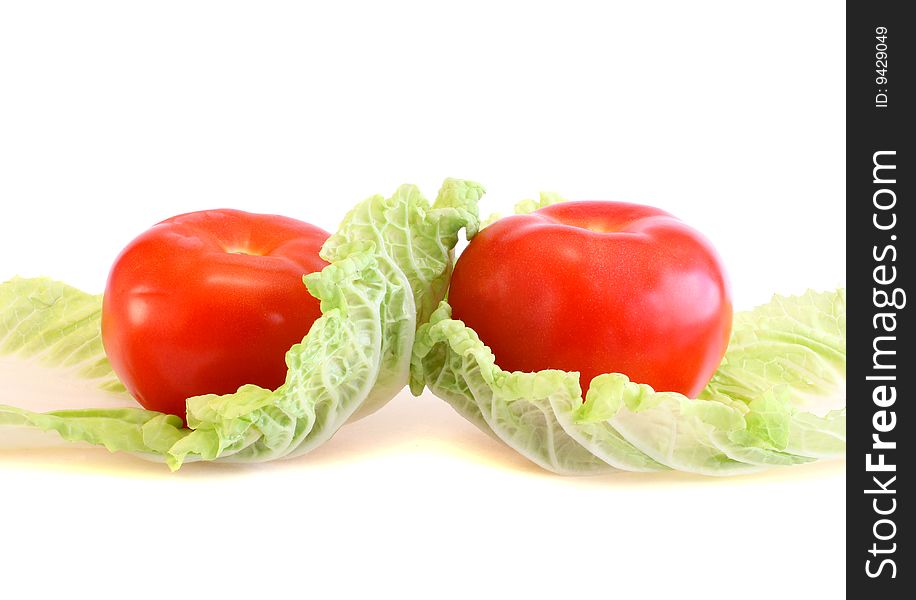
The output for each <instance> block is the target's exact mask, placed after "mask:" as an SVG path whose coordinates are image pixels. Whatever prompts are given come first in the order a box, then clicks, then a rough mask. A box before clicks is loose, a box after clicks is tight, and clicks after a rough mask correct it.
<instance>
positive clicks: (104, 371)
mask: <svg viewBox="0 0 916 600" xmlns="http://www.w3.org/2000/svg"><path fill="white" fill-rule="evenodd" d="M482 194H483V189H482V188H481V187H480V186H479V185H477V184H475V183H473V182H468V181H463V180H454V179H450V180H446V182H445V183H444V184H443V186H442V189H441V190H440V192H439V194H438V197H437V199H436V201H435V203H434V204H433V205H432V206H431V207H430V205H429V204H428V203H427V201H426V200H425V199H423V197H422V196H421V195H420V193H419V191H418V190H417V189H416V188H415V187H413V186H402V187H401V188H399V189H398V190H397V192H395V194H394V195H393V196H392V197H390V198H384V197H381V196H374V197H372V198H369V199H368V200H365V201H364V202H362V203H360V204H359V205H357V206H356V207H355V208H354V209H353V210H352V211H351V212H350V213H349V214H348V215H347V216H346V217H345V219H344V220H343V222H342V224H341V226H340V228H339V229H338V231H337V233H335V234H334V235H331V236H330V237H328V234H327V233H325V232H323V231H321V230H319V229H317V228H314V227H313V226H310V225H308V224H306V223H302V222H299V221H294V220H292V219H287V218H285V217H275V216H264V215H250V214H247V213H241V212H239V211H207V212H205V213H191V214H189V215H181V216H179V217H174V218H173V219H169V220H167V221H165V222H163V223H161V224H159V225H157V226H155V227H153V228H152V229H151V230H149V231H148V232H146V233H145V234H143V235H141V236H140V237H139V238H137V240H135V241H134V242H132V243H131V245H130V246H128V248H127V249H125V251H124V252H123V253H122V254H121V256H119V258H118V260H117V261H116V263H115V266H114V267H113V269H112V272H111V275H110V276H109V282H108V286H107V288H106V293H105V295H104V298H103V297H102V296H94V295H89V294H86V293H83V292H81V291H79V290H76V289H74V288H71V287H69V286H67V285H65V284H63V283H59V282H55V281H51V280H48V279H19V278H17V279H13V280H11V281H8V282H6V283H3V284H0V380H3V383H4V387H5V388H6V389H7V391H8V393H11V394H15V393H16V392H15V390H16V387H15V386H11V385H7V384H8V383H9V382H7V381H6V380H7V379H10V380H12V381H13V382H15V380H16V379H17V378H19V377H22V376H23V375H22V374H28V376H30V377H41V378H43V379H45V380H47V381H51V382H59V383H60V384H61V385H60V387H59V388H58V393H65V394H67V395H73V396H74V397H78V404H77V405H76V406H78V407H79V408H75V409H70V410H54V411H50V412H34V411H30V410H27V409H25V408H18V407H16V406H12V405H11V404H22V403H23V402H17V401H16V398H15V397H14V395H0V447H2V446H3V445H4V438H6V439H7V440H9V439H13V438H12V436H11V435H10V433H11V432H13V431H15V432H16V433H17V436H16V437H15V439H16V440H17V443H19V444H21V443H23V442H22V434H23V433H24V434H26V435H31V434H35V435H38V434H41V433H42V432H55V433H56V434H58V435H59V436H60V437H61V438H63V439H64V440H67V441H72V442H88V443H90V444H97V445H104V446H105V447H107V448H108V449H109V450H112V451H116V450H117V451H127V452H132V453H135V454H137V455H139V456H143V457H147V458H151V459H154V460H162V461H165V462H166V463H167V464H168V465H169V466H170V467H171V468H172V469H177V468H179V467H180V465H181V464H182V463H184V462H188V461H194V460H224V461H264V460H271V459H276V458H283V457H290V456H297V455H300V454H304V453H306V452H308V451H309V450H311V449H313V448H315V447H317V446H318V445H320V444H321V443H323V442H324V441H326V440H327V439H329V438H330V437H331V436H332V435H333V434H334V433H335V432H336V431H337V430H338V429H339V428H340V427H341V426H342V425H344V424H345V423H346V422H348V421H349V420H352V419H356V418H359V417H361V416H365V415H368V414H370V413H371V412H373V411H375V410H377V409H378V408H380V407H381V406H383V405H384V404H385V403H386V402H387V401H388V400H390V399H391V398H392V397H393V396H394V395H395V394H396V393H397V392H398V391H399V390H400V389H402V388H403V387H404V385H405V384H407V383H408V380H409V383H410V387H411V389H412V391H413V392H414V394H416V395H419V394H420V393H421V392H422V391H423V389H425V388H429V389H430V390H431V391H432V392H433V393H434V394H436V395H437V396H439V397H441V398H443V399H444V400H446V401H447V402H448V403H449V404H450V405H451V406H452V407H454V408H455V410H456V411H457V412H458V413H459V414H461V415H462V416H464V417H465V418H467V419H468V420H470V421H471V422H473V423H474V424H476V425H477V426H478V427H479V428H480V429H482V430H483V431H484V432H486V433H488V434H490V435H492V436H495V437H496V438H497V439H499V440H501V441H503V442H505V443H506V444H508V445H509V446H511V447H512V448H514V449H516V450H517V451H519V452H520V453H522V454H523V455H524V456H526V457H527V458H529V459H530V460H532V461H533V462H535V463H537V464H538V465H540V466H542V467H544V468H546V469H549V470H551V471H554V472H557V473H570V474H579V473H598V472H605V471H614V470H621V469H622V470H633V471H657V470H664V469H678V470H684V471H692V472H696V473H703V474H710V475H725V474H733V473H743V472H748V471H753V470H757V469H761V468H764V467H768V466H777V465H792V464H798V463H804V462H809V461H812V460H816V459H818V458H831V457H839V456H843V455H844V454H845V430H846V428H845V402H846V401H845V371H846V358H845V352H846V348H845V346H846V323H845V320H846V306H845V299H846V296H845V290H838V291H835V292H828V293H815V292H808V293H807V294H805V295H802V296H798V297H791V298H788V297H780V296H777V297H774V299H773V301H772V302H770V303H769V304H767V305H764V306H761V307H758V308H757V309H754V310H752V311H748V312H744V313H737V314H735V315H732V309H731V300H730V297H729V292H728V285H727V281H726V278H725V275H724V273H723V270H722V267H721V263H720V260H719V258H718V256H717V255H716V253H715V251H714V250H713V248H712V246H711V245H710V244H709V242H708V241H707V240H705V238H703V237H702V235H700V234H699V233H697V232H696V231H694V230H692V229H691V228H689V227H688V226H686V225H685V224H683V223H682V222H680V221H678V220H677V219H675V218H673V217H671V216H670V215H668V214H667V213H663V212H662V211H659V210H657V209H652V208H649V207H643V206H638V205H631V204H620V203H607V202H569V203H566V202H560V199H559V198H558V197H556V196H552V195H547V194H544V195H542V196H541V199H540V201H539V202H534V201H526V202H523V203H521V204H520V205H519V206H518V207H517V212H518V213H519V214H518V215H516V216H510V217H507V218H505V219H502V220H497V221H495V222H493V223H492V224H489V225H488V226H486V227H485V228H483V229H482V230H481V231H480V232H479V233H478V229H479V221H478V216H477V214H478V213H477V202H478V200H479V199H480V197H481V196H482ZM461 229H465V231H466V235H467V237H468V238H469V239H470V244H469V246H468V247H467V249H465V251H464V252H463V253H462V254H461V255H460V256H459V258H458V260H457V263H456V264H455V265H454V275H453V274H452V269H453V260H454V258H453V249H454V247H455V245H456V243H457V241H458V232H459V230H461ZM319 247H320V248H321V250H320V253H319V252H318V248H319ZM302 275H305V277H304V278H303V277H302ZM300 280H301V281H304V283H305V286H302V284H301V283H300ZM450 285H451V288H449V286H450ZM306 287H307V291H308V293H309V294H311V296H309V295H308V294H306V293H305V288H306ZM446 296H448V300H446V299H445V298H446ZM300 340H301V341H300ZM726 346H727V350H726ZM106 351H107V352H106ZM723 353H724V356H723ZM284 355H285V358H284ZM501 367H502V368H501ZM561 369H562V370H561ZM4 373H6V374H4ZM631 379H632V381H631ZM650 384H651V387H650ZM125 386H126V388H125ZM10 389H12V390H14V391H13V392H9V390H10ZM656 390H658V391H656ZM583 391H584V393H583ZM6 398H10V400H6ZM138 401H139V402H140V403H141V404H143V406H145V407H146V409H141V408H138V407H137V406H136V404H137V402H138ZM4 403H6V404H4ZM7 404H10V405H7ZM24 443H26V444H28V443H30V441H29V440H28V439H27V440H26V441H25V442H24Z"/></svg>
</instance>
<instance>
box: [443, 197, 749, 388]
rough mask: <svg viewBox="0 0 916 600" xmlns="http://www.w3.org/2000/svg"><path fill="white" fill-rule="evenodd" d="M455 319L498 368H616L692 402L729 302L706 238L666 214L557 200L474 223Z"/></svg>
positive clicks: (723, 341) (452, 299)
mask: <svg viewBox="0 0 916 600" xmlns="http://www.w3.org/2000/svg"><path fill="white" fill-rule="evenodd" d="M449 303H450V304H451V305H452V309H453V317H454V318H456V319H460V320H462V321H464V322H465V324H467V325H468V326H469V327H470V328H471V329H473V330H474V331H476V332H477V334H478V335H479V336H480V339H481V340H482V341H483V342H484V343H485V344H487V345H488V346H489V347H490V349H491V350H492V351H493V354H494V355H495V357H496V362H497V364H498V365H499V366H500V367H501V368H502V369H504V370H507V371H537V370H541V369H563V370H566V371H579V373H580V383H581V384H582V389H583V392H585V391H586V390H587V389H588V385H589V383H590V382H591V380H592V378H594V377H595V376H597V375H600V374H602V373H610V372H618V373H623V374H625V375H627V376H628V377H629V378H630V379H631V380H632V381H636V382H639V383H647V384H649V385H651V386H652V387H653V388H655V389H656V390H657V391H676V392H681V393H683V394H686V395H687V396H691V397H695V396H696V395H697V394H698V393H699V392H700V391H701V390H702V389H703V387H704V386H705V385H706V383H707V382H708V381H709V379H710V377H711V376H712V374H713V372H714V371H715V370H716V368H717V367H718V365H719V362H720V361H721V359H722V355H723V354H724V352H725V348H726V345H727V344H728V336H729V332H730V330H731V322H732V304H731V298H730V293H729V289H728V284H727V281H726V277H725V274H724V272H723V268H722V264H721V262H720V260H719V257H718V256H717V254H716V252H715V250H714V249H713V247H712V246H711V245H710V243H709V242H708V241H707V240H706V239H705V238H704V237H703V236H702V235H701V234H699V233H698V232H697V231H695V230H693V229H691V228H690V227H688V226H687V225H685V224H684V223H683V222H681V221H679V220H678V219H676V218H675V217H673V216H671V215H669V214H667V213H665V212H663V211H661V210H658V209H656V208H651V207H648V206H640V205H637V204H626V203H620V202H565V203H560V204H555V205H552V206H549V207H546V208H542V209H540V210H538V211H536V212H534V213H532V214H529V215H517V216H511V217H507V218H504V219H501V220H500V221H497V222H496V223H494V224H493V225H490V226H489V227H487V228H485V229H484V230H482V231H481V232H480V233H479V234H478V235H477V236H476V237H474V238H473V240H472V241H471V243H470V244H469V245H468V246H467V248H466V249H465V250H464V252H463V253H462V254H461V256H460V257H459V259H458V262H457V264H456V265H455V272H454V274H453V276H452V281H451V288H450V290H449Z"/></svg>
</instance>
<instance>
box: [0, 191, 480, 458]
mask: <svg viewBox="0 0 916 600" xmlns="http://www.w3.org/2000/svg"><path fill="white" fill-rule="evenodd" d="M482 193H483V190H482V188H481V187H480V186H479V185H477V184H475V183H472V182H467V181H460V180H447V181H446V182H445V183H444V185H443V186H442V189H441V190H440V191H439V195H438V197H437V199H436V201H435V203H434V204H433V206H432V207H430V206H429V204H428V203H427V201H426V200H425V199H424V198H423V197H422V195H421V194H420V192H419V190H417V188H415V187H414V186H402V187H401V188H399V189H398V190H397V191H396V192H395V194H394V195H393V196H392V197H390V198H384V197H382V196H374V197H372V198H369V199H368V200H365V201H364V202H362V203H360V204H359V205H357V206H356V207H355V208H354V209H353V210H352V211H350V213H349V214H348V215H347V216H346V217H345V218H344V220H343V222H342V223H341V225H340V228H339V229H338V231H337V233H336V234H335V235H333V236H331V237H330V238H329V239H328V240H327V242H325V244H324V246H323V247H322V249H321V257H322V258H323V259H324V260H325V261H327V262H328V263H330V264H329V265H328V266H327V267H325V268H324V269H322V270H321V271H320V272H316V273H312V274H310V275H307V276H306V277H305V278H304V282H305V285H306V286H307V287H308V291H309V292H310V293H311V294H312V295H313V296H314V297H315V298H317V299H318V300H319V301H320V303H321V316H320V317H319V318H318V319H316V320H315V321H314V324H312V326H311V328H310V329H309V330H308V333H307V335H305V337H304V338H303V339H302V341H301V342H300V343H298V344H295V345H293V346H292V347H291V348H290V349H289V351H288V352H287V353H286V365H287V371H286V378H285V381H283V383H282V385H280V386H279V387H277V388H276V389H275V390H271V389H267V388H263V387H260V386H257V385H254V384H251V383H248V384H246V385H243V386H241V387H239V388H238V390H237V391H236V392H234V393H231V394H224V395H216V394H206V395H200V396H193V397H191V398H188V400H187V415H186V422H187V427H184V426H183V425H184V423H183V422H182V419H181V417H179V416H176V415H173V414H166V413H162V412H157V411H152V410H144V409H140V408H134V407H132V405H133V406H136V403H135V402H134V401H133V400H132V398H131V397H130V395H129V394H127V393H126V391H125V389H124V387H123V386H122V384H121V383H120V382H119V380H118V379H117V377H116V376H115V374H114V372H113V371H112V370H111V366H110V364H109V361H108V358H107V357H106V355H105V352H104V349H103V345H102V340H101V336H100V329H101V324H100V318H101V315H102V297H100V296H93V295H89V294H85V293H83V292H80V291H79V290H76V289H73V288H71V287H69V286H67V285H65V284H62V283H58V282H54V281H50V280H47V279H37V280H36V279H14V280H12V281H9V282H7V283H4V284H2V285H0V360H2V361H5V362H6V363H7V364H9V365H12V366H10V367H9V368H8V369H5V370H6V371H8V372H9V373H10V374H11V375H10V377H11V378H15V377H16V373H22V372H30V373H38V374H39V376H41V377H44V378H52V379H53V378H57V379H63V380H64V381H66V383H67V387H68V388H73V389H78V390H81V392H82V395H81V397H82V399H83V401H84V402H86V408H85V409H78V410H60V411H51V412H46V413H37V412H33V411H29V410H26V409H23V408H17V407H15V406H7V405H0V444H2V442H3V437H4V436H7V437H9V433H8V432H7V433H4V431H3V430H4V429H5V428H17V429H20V428H24V429H26V430H30V431H32V432H36V433H37V432H40V431H55V432H57V433H58V434H59V435H60V437H62V438H63V439H65V440H68V441H82V442H89V443H91V444H99V445H104V446H105V447H106V448H108V449H109V450H112V451H115V450H120V451H127V452H133V453H136V454H138V455H140V456H143V457H147V458H152V459H154V460H164V461H165V462H166V463H168V465H169V466H170V467H171V468H172V469H177V468H178V467H180V465H181V464H182V463H184V462H188V461H192V460H227V461H265V460H271V459H276V458H283V457H290V456H297V455H301V454H304V453H306V452H308V451H309V450H311V449H313V448H315V447H317V446H318V445H320V444H322V443H323V442H325V441H326V440H328V439H329V438H330V437H331V436H332V435H333V434H334V433H335V432H336V431H337V430H338V429H339V428H340V427H341V426H342V425H343V424H344V423H345V422H347V421H348V420H350V419H355V418H358V417H361V416H364V415H367V414H370V413H371V412H373V411H375V410H377V409H378V408H380V407H381V406H383V405H384V404H385V403H386V402H388V400H390V399H391V398H392V397H394V395H395V394H396V393H397V392H398V391H399V390H401V389H402V388H403V387H404V385H405V384H406V382H407V377H408V369H409V364H410V356H411V349H412V347H413V341H414V335H415V332H416V328H417V325H418V324H419V323H422V322H424V321H426V320H427V319H428V317H429V315H430V313H431V312H432V311H433V309H434V308H435V307H436V304H437V303H438V302H439V300H441V299H442V297H443V296H444V294H445V290H446V288H447V286H448V278H449V275H450V273H451V260H450V255H449V254H450V251H451V249H452V248H453V247H454V246H455V244H456V242H457V240H458V231H459V230H460V229H461V228H465V227H469V228H471V229H472V230H473V228H474V227H475V226H476V217H475V214H476V203H477V200H478V199H479V198H480V196H481V195H482ZM246 273H247V272H246ZM115 277H116V279H117V277H118V276H117V274H115ZM306 301H308V299H306ZM159 316H160V317H161V316H162V315H159ZM169 317H170V318H171V316H170V315H169ZM119 351H120V348H119ZM240 351H241V352H246V351H247V350H246V349H245V348H242V349H240ZM122 358H124V357H122ZM150 389H153V388H150ZM19 433H22V432H19ZM16 439H17V443H19V444H21V443H23V442H22V436H21V435H17V436H16ZM25 443H28V441H26V442H25Z"/></svg>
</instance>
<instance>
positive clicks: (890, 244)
mask: <svg viewBox="0 0 916 600" xmlns="http://www.w3.org/2000/svg"><path fill="white" fill-rule="evenodd" d="M904 6H905V5H904V3H903V2H900V3H894V2H868V1H859V2H852V3H849V4H847V13H846V17H847V21H846V128H847V131H846V135H847V142H846V209H847V232H846V241H847V283H848V313H847V340H848V343H847V376H848V377H847V381H848V384H847V411H848V419H847V458H848V461H847V474H848V476H847V496H848V497H847V509H846V510H847V588H848V589H851V590H853V594H854V595H853V597H862V598H882V599H884V598H887V599H891V598H902V597H904V596H906V597H911V596H910V594H912V590H914V589H916V586H914V585H913V582H912V580H913V571H914V569H916V567H914V566H913V565H912V564H910V563H908V562H907V561H905V560H903V559H902V558H901V557H903V556H905V555H906V556H909V555H911V552H912V548H909V547H908V544H909V542H908V540H910V539H911V538H912V536H911V535H910V532H909V531H908V523H909V520H908V519H904V517H905V516H907V515H909V513H911V512H912V511H913V510H914V508H913V507H912V506H910V505H909V504H908V501H907V500H905V499H904V498H903V497H902V496H903V495H904V494H901V488H902V487H904V486H909V485H912V483H913V482H912V476H911V473H912V472H911V471H910V469H909V468H908V464H909V458H908V457H909V456H910V455H911V454H912V446H913V444H914V443H916V439H914V435H913V433H911V434H910V435H909V436H908V435H905V434H904V432H905V431H911V432H914V431H916V429H914V428H913V426H912V423H911V421H912V419H913V418H914V416H913V414H914V413H913V409H912V408H910V405H911V404H912V403H913V402H914V401H916V398H914V397H913V393H914V392H916V386H914V384H913V381H914V380H916V363H914V362H913V352H912V349H911V344H913V343H914V342H916V337H914V333H913V329H914V328H913V321H914V320H916V317H914V316H912V315H911V313H912V312H913V311H912V309H910V308H909V307H908V306H907V302H908V301H912V302H916V295H913V296H912V297H911V298H906V295H907V293H908V292H911V291H912V292H913V293H914V294H916V290H913V288H912V286H911V282H912V280H913V272H914V271H916V263H914V262H913V261H912V260H911V259H912V256H913V255H912V252H911V251H910V247H911V240H912V238H913V237H914V236H916V211H912V210H910V211H907V210H906V209H907V208H909V207H910V204H911V203H913V201H914V200H916V198H913V196H912V191H913V185H912V180H913V177H914V171H913V154H912V152H911V150H910V144H911V140H912V136H913V134H914V131H913V127H912V125H909V123H911V122H912V121H914V120H916V116H914V115H913V114H910V113H914V112H916V102H914V97H913V94H912V92H911V88H912V81H910V79H911V78H912V77H913V76H916V62H914V61H913V53H912V49H913V41H912V40H913V38H914V36H916V22H913V21H912V20H910V19H907V18H906V17H905V16H904V14H903V8H904ZM882 38H883V39H882ZM882 78H886V80H885V79H882ZM876 163H878V164H879V165H880V166H879V167H878V168H877V169H876V168H875V167H876ZM891 166H893V167H894V168H891ZM892 352H893V353H892ZM895 394H896V396H895ZM874 436H877V438H876V437H874ZM869 465H871V466H869ZM891 469H893V470H891ZM895 478H896V479H895ZM904 589H908V590H909V592H908V593H907V594H904V593H903V590H904Z"/></svg>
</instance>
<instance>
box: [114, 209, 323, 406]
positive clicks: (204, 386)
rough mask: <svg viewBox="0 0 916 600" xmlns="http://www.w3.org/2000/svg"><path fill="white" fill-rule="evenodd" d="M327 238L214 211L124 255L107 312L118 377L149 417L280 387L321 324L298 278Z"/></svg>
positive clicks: (146, 238)
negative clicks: (289, 356) (191, 400)
mask: <svg viewBox="0 0 916 600" xmlns="http://www.w3.org/2000/svg"><path fill="white" fill-rule="evenodd" d="M328 236H329V234H328V233H327V232H326V231H323V230H322V229H319V228H318V227H315V226H313V225H309V224H308V223H303V222H302V221H297V220H295V219H289V218H287V217H280V216H276V215H259V214H251V213H246V212H242V211H239V210H206V211H201V212H193V213H188V214H184V215H178V216H177V217H172V218H171V219H167V220H165V221H162V222H161V223H159V224H157V225H155V226H153V227H152V228H151V229H149V230H147V231H146V232H145V233H143V234H142V235H140V236H139V237H138V238H136V239H135V240H134V241H132V242H131V243H130V244H128V246H127V247H126V248H125V249H124V250H123V251H122V252H121V254H120V255H119V256H118V258H117V260H115V263H114V266H113V267H112V269H111V273H110V274H109V276H108V285H107V286H106V288H105V295H104V300H103V306H102V341H103V343H104V345H105V352H106V353H107V354H108V358H109V360H110V361H111V366H112V367H113V368H114V371H115V373H117V375H118V377H119V378H120V379H121V381H122V382H123V383H124V385H125V386H126V387H127V389H128V390H129V391H130V393H131V394H133V396H134V397H135V398H136V399H137V401H139V402H140V404H142V405H143V406H144V407H146V408H148V409H150V410H158V411H162V412H166V413H171V414H175V415H178V416H180V417H182V418H184V416H185V399H186V398H188V397H190V396H196V395H200V394H208V393H213V394H227V393H231V392H234V391H236V390H237V389H238V387H239V386H241V385H243V384H246V383H253V384H256V385H259V386H262V387H265V388H271V389H273V388H276V387H278V386H280V385H281V384H282V383H283V381H284V378H285V376H286V364H285V361H284V356H285V354H286V351H287V350H289V348H290V347H291V346H292V345H293V344H295V343H297V342H299V341H300V340H301V339H302V338H303V337H304V336H305V334H306V333H307V332H308V330H309V328H310V327H311V326H312V323H313V322H314V321H315V319H317V318H318V317H319V316H320V315H321V310H320V308H319V302H318V300H317V299H315V298H314V297H312V296H311V295H310V294H309V293H308V290H306V288H305V285H304V284H303V283H302V276H303V275H305V274H306V273H312V272H314V271H320V270H321V269H322V268H324V267H325V265H327V263H326V262H325V261H324V260H322V259H321V258H320V257H319V256H318V251H319V250H320V248H321V245H322V244H323V243H324V241H325V240H326V239H327V238H328Z"/></svg>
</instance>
